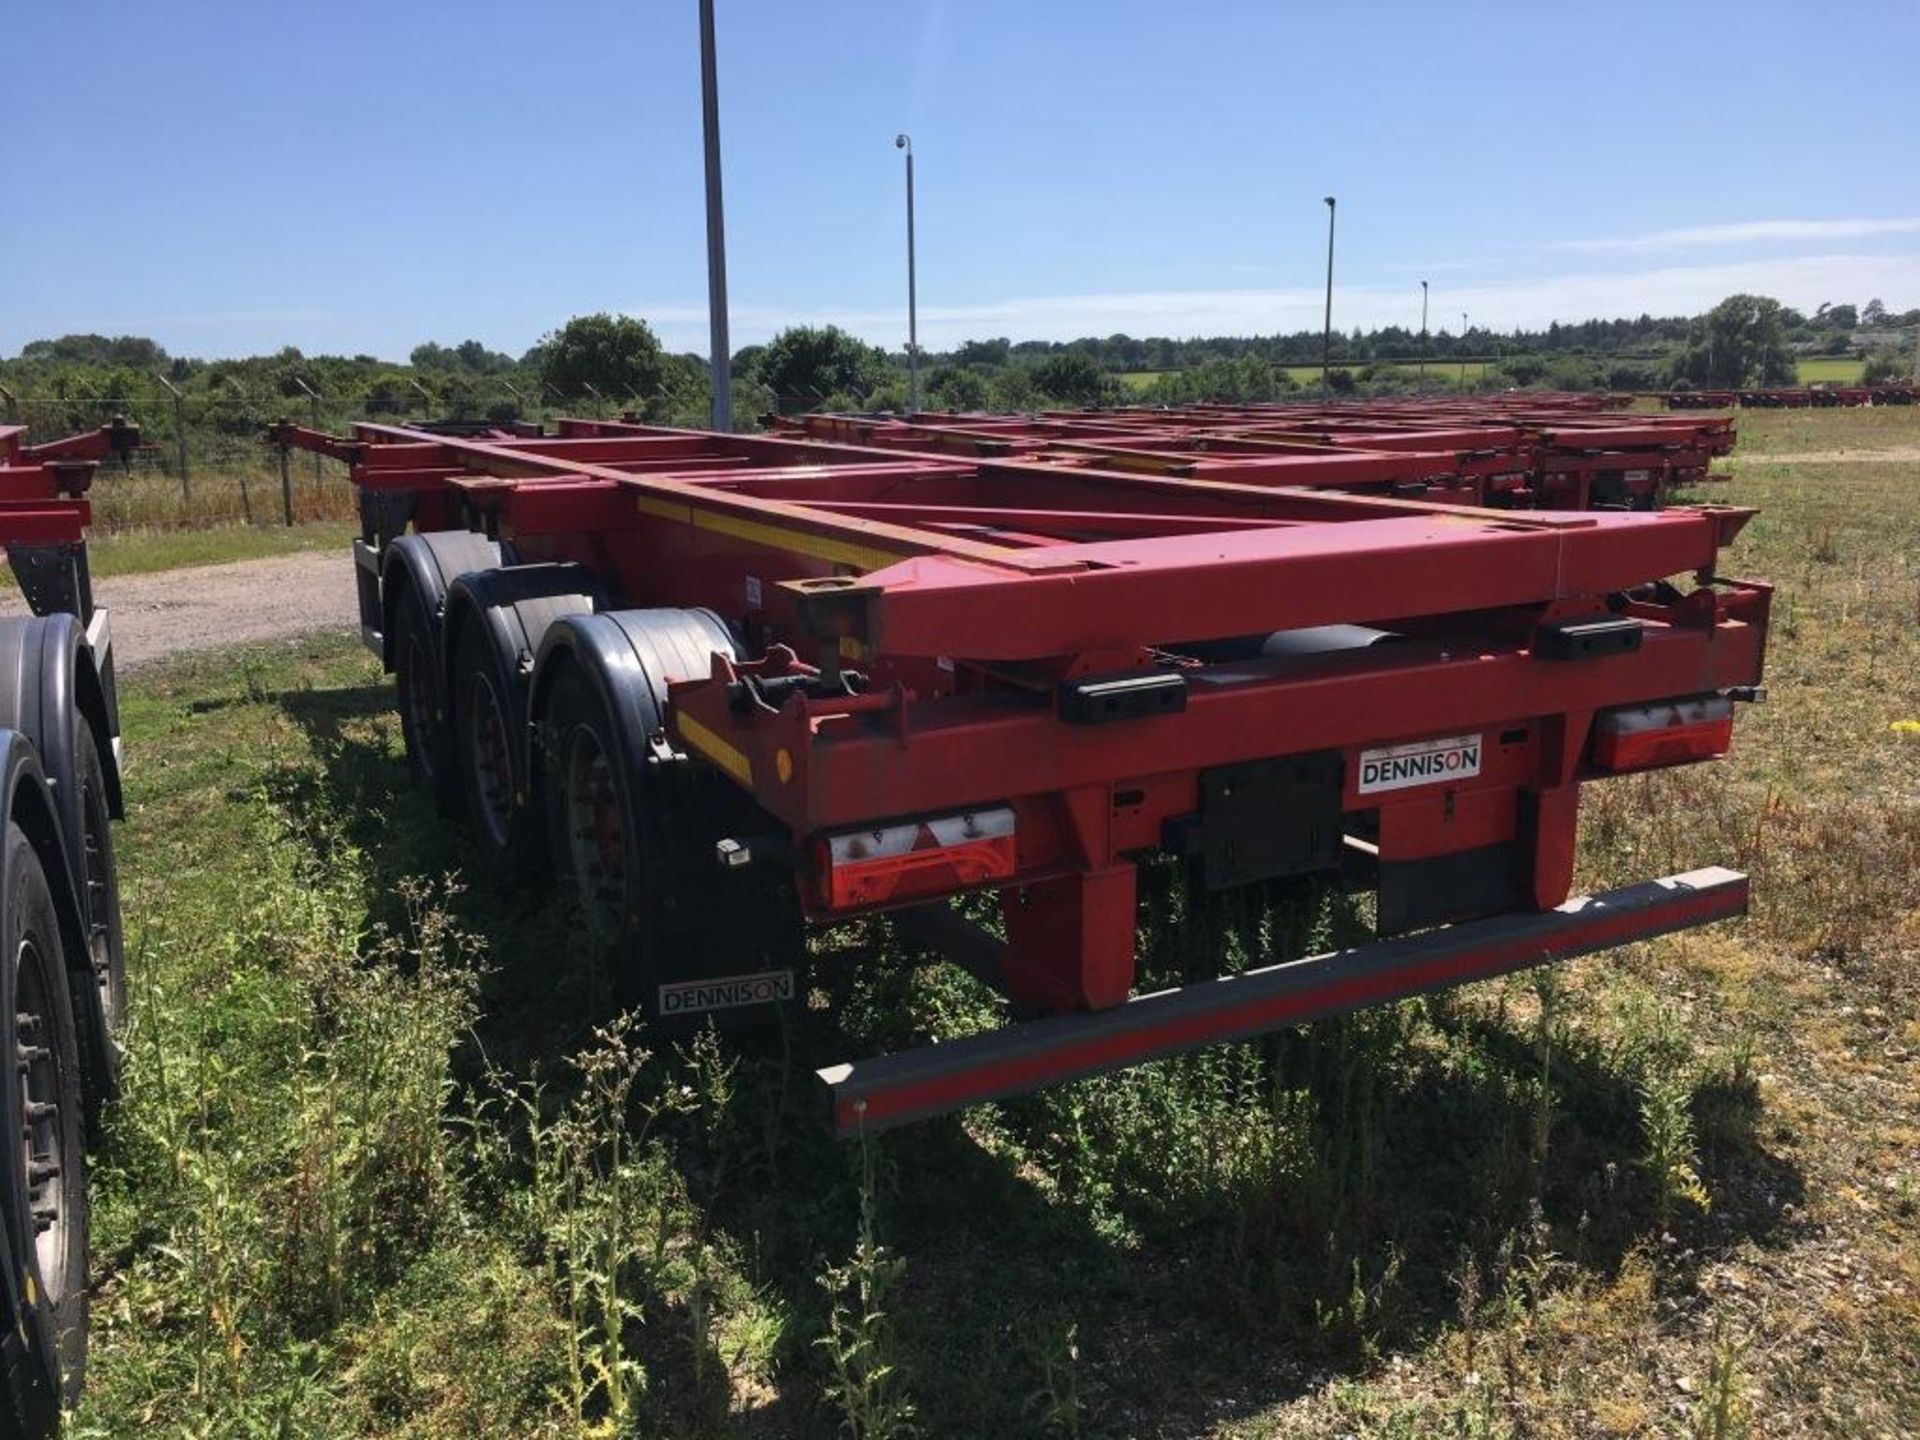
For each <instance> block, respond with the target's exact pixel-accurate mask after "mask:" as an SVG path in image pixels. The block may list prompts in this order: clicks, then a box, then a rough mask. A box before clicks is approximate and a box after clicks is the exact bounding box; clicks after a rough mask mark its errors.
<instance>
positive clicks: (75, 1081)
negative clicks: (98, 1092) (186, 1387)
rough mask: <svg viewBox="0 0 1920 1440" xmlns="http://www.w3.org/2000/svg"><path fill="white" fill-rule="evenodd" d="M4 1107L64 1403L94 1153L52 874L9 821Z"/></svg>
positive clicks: (29, 1268) (83, 1315) (11, 1220)
mask: <svg viewBox="0 0 1920 1440" xmlns="http://www.w3.org/2000/svg"><path fill="white" fill-rule="evenodd" d="M5 844H6V857H5V874H6V894H5V905H6V913H5V915H4V917H3V918H4V935H0V941H4V946H5V949H4V952H3V953H0V961H3V962H4V963H0V1027H4V1029H5V1032H6V1039H7V1041H8V1044H9V1048H10V1050H11V1053H12V1062H11V1063H9V1064H0V1108H3V1109H4V1111H5V1114H6V1115H8V1116H10V1117H12V1120H11V1123H12V1125H13V1133H14V1134H15V1135H16V1136H17V1137H18V1139H17V1140H16V1141H15V1143H13V1144H11V1145H8V1146H6V1147H5V1152H6V1153H5V1156H4V1160H3V1161H0V1165H3V1166H4V1168H0V1181H3V1182H4V1187H5V1189H4V1197H5V1211H6V1214H5V1223H6V1225H7V1227H8V1239H9V1241H10V1242H11V1246H12V1249H13V1253H14V1256H15V1259H16V1262H17V1263H20V1264H21V1265H22V1266H23V1268H24V1270H25V1273H24V1274H22V1275H21V1276H20V1277H19V1283H18V1289H19V1291H20V1293H22V1294H25V1295H28V1296H32V1297H36V1298H35V1300H34V1304H35V1317H34V1320H35V1323H34V1324H32V1325H30V1326H29V1327H28V1328H29V1333H34V1332H38V1335H37V1338H36V1343H38V1344H46V1345H47V1346H48V1347H49V1352H50V1353H47V1354H46V1355H44V1356H43V1359H44V1361H45V1362H46V1364H47V1366H48V1375H49V1378H50V1379H51V1380H53V1381H54V1383H55V1389H56V1391H57V1393H58V1394H59V1396H60V1398H61V1403H62V1404H63V1405H71V1404H72V1403H73V1402H74V1401H75V1400H77V1399H78V1398H79V1395H80V1387H81V1384H82V1382H83V1381H84V1379H85V1374H86V1355H87V1263H88V1255H87V1240H88V1212H87V1156H86V1129H85V1125H84V1123H83V1118H82V1117H83V1107H84V1098H83V1094H82V1088H81V1079H80V1054H79V1047H78V1044H77V1042H76V1040H75V1036H74V1025H73V1011H72V1007H71V1003H70V1000H69V995H68V990H67V974H66V965H65V961H64V959H63V954H64V952H63V949H62V945H61V935H60V925H59V921H58V919H57V917H56V915H55V913H54V908H53V895H52V892H51V891H50V890H49V889H48V886H47V877H46V872H45V871H44V870H43V869H42V868H41V864H40V857H39V855H38V854H37V853H36V852H35V851H34V848H33V845H32V843H31V842H30V841H29V840H28V839H27V837H26V834H25V832H23V831H22V830H21V829H20V827H19V826H18V825H16V824H14V823H13V822H12V821H8V822H7V827H6V841H5Z"/></svg>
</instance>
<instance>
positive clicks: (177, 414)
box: [153, 370, 193, 507]
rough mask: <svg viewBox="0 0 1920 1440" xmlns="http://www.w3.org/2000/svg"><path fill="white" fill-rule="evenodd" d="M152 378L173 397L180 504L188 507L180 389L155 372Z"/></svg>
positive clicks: (189, 491) (190, 496) (190, 494)
mask: <svg viewBox="0 0 1920 1440" xmlns="http://www.w3.org/2000/svg"><path fill="white" fill-rule="evenodd" d="M153 378H154V379H156V380H158V381H159V382H160V383H161V384H162V385H164V386H165V387H166V391H167V393H168V394H169V395H171V396H172V397H173V443H174V447H175V453H176V454H177V455H178V456H179V460H180V503H181V504H182V505H186V506H189V507H190V506H192V504H193V485H192V482H190V481H189V480H188V479H187V414H186V410H185V407H184V406H183V405H182V404H181V395H180V388H179V387H178V386H177V385H175V384H174V383H173V382H172V381H171V380H169V379H167V377H166V376H164V375H162V374H161V373H160V372H159V371H157V370H156V371H155V372H154V375H153Z"/></svg>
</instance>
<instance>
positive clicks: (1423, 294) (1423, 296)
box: [1419, 280, 1427, 395]
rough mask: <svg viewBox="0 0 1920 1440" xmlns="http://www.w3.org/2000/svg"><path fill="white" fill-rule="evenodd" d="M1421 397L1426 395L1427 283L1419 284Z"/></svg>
mask: <svg viewBox="0 0 1920 1440" xmlns="http://www.w3.org/2000/svg"><path fill="white" fill-rule="evenodd" d="M1419 390H1420V393H1421V394H1422V395H1424V394H1426V393H1427V282H1426V281H1424V280H1422V281H1421V282H1420V385H1419Z"/></svg>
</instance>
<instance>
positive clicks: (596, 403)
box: [580, 380, 607, 420]
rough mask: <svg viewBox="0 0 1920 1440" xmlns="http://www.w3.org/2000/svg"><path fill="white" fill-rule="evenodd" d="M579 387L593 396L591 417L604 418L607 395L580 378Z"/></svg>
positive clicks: (605, 416) (605, 415)
mask: <svg viewBox="0 0 1920 1440" xmlns="http://www.w3.org/2000/svg"><path fill="white" fill-rule="evenodd" d="M580 388H581V389H582V390H584V391H586V392H587V393H588V394H589V395H591V396H592V397H593V418H594V419H596V420H604V419H606V418H607V397H606V396H604V395H602V394H601V393H600V392H599V391H598V390H596V389H594V388H593V386H592V385H590V384H588V383H587V382H586V381H585V380H582V381H581V382H580Z"/></svg>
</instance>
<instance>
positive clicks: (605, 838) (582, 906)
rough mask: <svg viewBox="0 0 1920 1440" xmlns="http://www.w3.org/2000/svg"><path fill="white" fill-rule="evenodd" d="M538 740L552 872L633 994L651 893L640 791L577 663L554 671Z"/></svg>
mask: <svg viewBox="0 0 1920 1440" xmlns="http://www.w3.org/2000/svg"><path fill="white" fill-rule="evenodd" d="M542 743H543V744H545V746H546V747H547V749H546V778H547V784H546V817H547V827H546V828H547V836H548V842H549V846H550V849H551V852H552V857H553V870H554V874H555V875H556V876H558V877H559V878H560V882H561V884H562V886H563V888H564V889H565V890H566V891H567V895H568V898H569V899H570V900H571V901H572V902H573V903H574V905H575V906H576V907H577V909H578V912H579V914H580V917H581V919H582V921H583V922H584V925H585V928H586V932H587V939H588V943H589V944H590V945H591V946H592V948H593V951H594V953H595V957H596V958H597V959H599V960H600V961H601V962H602V963H603V964H604V965H606V966H607V969H608V973H609V977H610V978H611V979H612V980H613V982H614V985H615V989H616V991H617V992H619V994H620V998H621V999H622V1000H629V999H632V998H635V997H636V996H637V995H639V993H640V990H641V987H640V983H639V973H640V970H641V967H642V966H643V965H644V963H645V957H644V955H642V954H640V953H639V951H640V948H641V946H640V938H641V932H642V926H641V923H640V922H641V918H642V916H643V915H644V914H645V913H646V910H647V908H648V902H649V900H650V899H651V897H650V896H649V895H648V894H647V893H646V892H647V890H648V888H649V887H648V886H647V884H646V879H647V877H646V866H645V864H644V863H643V862H644V855H643V849H642V847H643V845H644V838H643V836H642V832H641V827H640V818H639V807H638V805H637V804H636V803H635V802H636V800H637V798H638V797H636V796H635V795H634V794H633V793H632V784H631V781H632V777H631V776H629V775H628V774H627V767H626V766H625V765H623V764H622V763H621V758H620V746H619V739H618V736H617V735H616V734H615V732H614V729H613V720H612V717H611V716H609V715H608V714H607V710H606V706H605V705H604V704H603V703H602V702H601V699H600V697H599V695H598V694H596V693H595V691H594V689H593V687H592V686H591V685H590V684H588V682H587V680H586V677H585V676H583V675H582V674H581V673H580V671H579V670H578V669H577V668H574V667H572V666H569V667H568V668H567V669H566V670H564V671H562V672H561V673H560V674H559V675H557V676H556V677H555V678H554V685H553V692H552V694H551V696H550V697H549V701H548V706H547V723H546V725H545V727H544V730H543V735H542Z"/></svg>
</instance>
